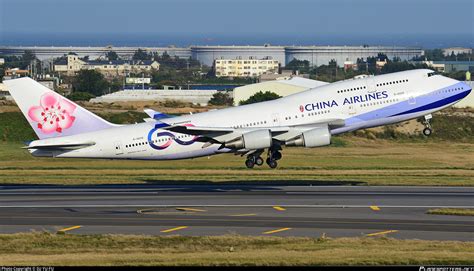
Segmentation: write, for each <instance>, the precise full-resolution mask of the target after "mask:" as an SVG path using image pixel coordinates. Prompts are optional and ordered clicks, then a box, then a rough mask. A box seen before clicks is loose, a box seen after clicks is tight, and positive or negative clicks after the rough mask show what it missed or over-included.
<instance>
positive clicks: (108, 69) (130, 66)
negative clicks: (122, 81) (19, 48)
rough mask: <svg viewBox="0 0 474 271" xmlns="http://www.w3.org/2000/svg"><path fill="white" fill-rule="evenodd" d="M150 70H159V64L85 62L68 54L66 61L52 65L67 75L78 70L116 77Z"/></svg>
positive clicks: (129, 61) (62, 60)
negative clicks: (93, 71)
mask: <svg viewBox="0 0 474 271" xmlns="http://www.w3.org/2000/svg"><path fill="white" fill-rule="evenodd" d="M152 69H155V70H158V69H160V64H159V63H158V62H157V61H151V60H112V61H100V60H94V61H88V60H87V61H86V60H83V59H80V58H79V56H78V55H76V54H74V53H69V54H68V55H67V58H66V59H61V60H60V61H58V62H56V63H54V70H55V71H56V72H59V73H63V74H67V75H75V74H76V73H77V72H79V71H80V70H97V71H99V72H101V73H102V74H104V75H105V76H116V75H125V74H126V73H127V72H142V71H151V70H152Z"/></svg>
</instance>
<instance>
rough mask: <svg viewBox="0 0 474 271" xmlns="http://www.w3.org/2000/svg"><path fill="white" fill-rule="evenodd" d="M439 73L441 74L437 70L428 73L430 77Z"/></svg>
mask: <svg viewBox="0 0 474 271" xmlns="http://www.w3.org/2000/svg"><path fill="white" fill-rule="evenodd" d="M437 74H439V73H437V72H429V73H428V77H431V76H433V75H437Z"/></svg>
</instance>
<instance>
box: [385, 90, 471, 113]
mask: <svg viewBox="0 0 474 271" xmlns="http://www.w3.org/2000/svg"><path fill="white" fill-rule="evenodd" d="M471 90H472V89H468V90H466V91H464V92H461V93H458V94H455V95H453V96H451V97H448V98H444V99H442V100H439V101H436V102H433V103H429V104H426V105H423V106H419V107H416V108H413V109H411V110H407V111H404V112H401V113H398V114H395V115H392V116H400V115H405V114H411V113H416V112H420V111H426V110H430V109H434V108H438V107H443V106H445V105H448V104H450V103H454V102H456V101H459V100H461V99H463V98H464V97H466V96H467V95H469V93H470V92H471Z"/></svg>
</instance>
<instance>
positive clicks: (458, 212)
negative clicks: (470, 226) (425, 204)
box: [426, 208, 474, 216]
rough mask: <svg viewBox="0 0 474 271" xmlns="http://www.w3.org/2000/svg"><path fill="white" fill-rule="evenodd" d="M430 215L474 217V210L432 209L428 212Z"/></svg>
mask: <svg viewBox="0 0 474 271" xmlns="http://www.w3.org/2000/svg"><path fill="white" fill-rule="evenodd" d="M426 213H427V214H430V215H459V216H474V209H463V208H439V209H431V210H428V211H427V212H426Z"/></svg>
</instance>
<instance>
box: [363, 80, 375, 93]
mask: <svg viewBox="0 0 474 271" xmlns="http://www.w3.org/2000/svg"><path fill="white" fill-rule="evenodd" d="M365 84H366V85H367V92H369V93H371V92H375V91H376V90H377V89H376V88H375V82H374V78H373V77H371V76H368V77H367V78H365Z"/></svg>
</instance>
